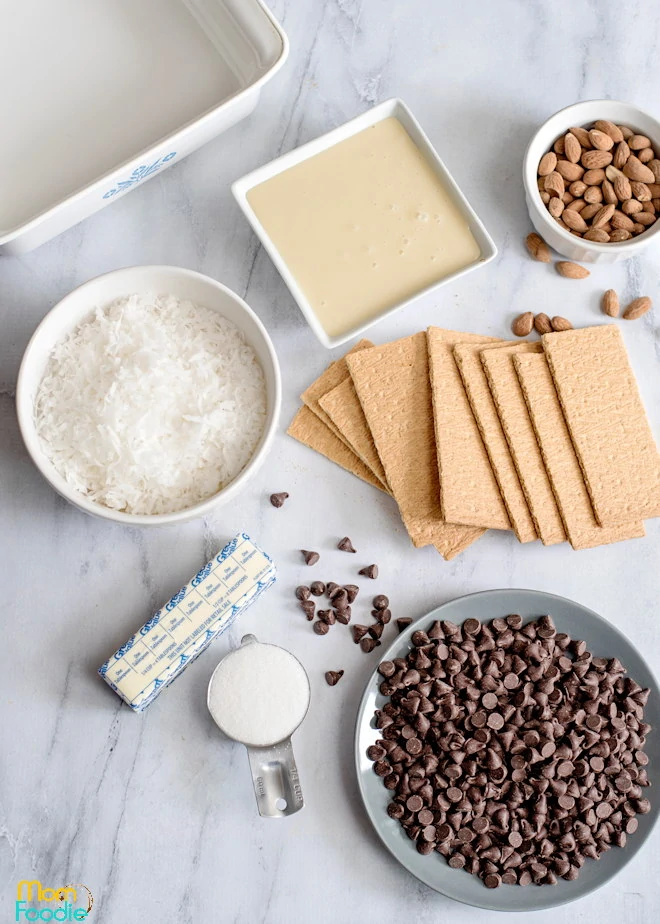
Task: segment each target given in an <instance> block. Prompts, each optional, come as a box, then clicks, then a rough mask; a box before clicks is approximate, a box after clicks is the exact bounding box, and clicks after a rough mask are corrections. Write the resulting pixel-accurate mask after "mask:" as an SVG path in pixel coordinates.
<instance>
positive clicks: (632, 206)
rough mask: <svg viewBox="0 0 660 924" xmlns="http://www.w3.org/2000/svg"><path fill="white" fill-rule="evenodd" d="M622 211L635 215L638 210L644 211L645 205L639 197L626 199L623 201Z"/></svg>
mask: <svg viewBox="0 0 660 924" xmlns="http://www.w3.org/2000/svg"><path fill="white" fill-rule="evenodd" d="M621 211H622V212H623V214H624V215H634V214H635V213H636V212H643V211H644V206H643V205H642V203H641V202H638V201H637V199H626V200H625V202H622V203H621Z"/></svg>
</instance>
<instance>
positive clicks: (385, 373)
mask: <svg viewBox="0 0 660 924" xmlns="http://www.w3.org/2000/svg"><path fill="white" fill-rule="evenodd" d="M346 362H347V363H348V368H349V371H350V373H351V377H352V379H353V383H354V385H355V390H356V393H357V395H358V398H359V400H360V404H361V405H362V410H363V411H364V415H365V417H366V419H367V423H368V425H369V429H370V430H371V433H372V436H373V440H374V443H375V445H376V449H377V451H378V455H379V457H380V460H381V462H382V464H383V468H384V469H385V474H386V477H387V483H388V484H389V486H390V489H391V491H392V494H393V496H394V498H395V500H396V502H397V503H398V505H399V510H400V512H401V517H402V519H403V522H404V524H405V527H406V529H407V530H408V534H409V535H410V538H411V540H412V542H413V544H414V545H415V546H418V547H419V546H424V545H434V546H435V547H436V549H437V550H438V551H439V552H440V554H441V555H442V556H443V557H444V558H447V559H450V558H453V557H454V556H455V555H458V553H459V552H461V551H463V549H465V548H467V546H468V545H470V544H471V543H472V542H474V541H475V540H476V539H478V538H479V537H480V536H482V535H483V533H484V530H483V529H476V528H474V527H467V526H456V525H454V524H450V523H445V522H444V520H443V518H442V511H441V509H440V485H439V478H438V466H437V460H436V452H435V432H434V427H433V404H432V399H431V384H430V380H429V363H428V350H427V346H426V334H425V333H424V332H422V333H419V334H414V335H413V336H412V337H405V338H403V339H402V340H397V341H395V342H394V343H388V344H385V345H384V346H379V347H373V348H372V349H370V350H361V351H360V352H358V353H352V354H350V355H349V356H347V357H346Z"/></svg>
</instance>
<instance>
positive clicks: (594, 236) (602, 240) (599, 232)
mask: <svg viewBox="0 0 660 924" xmlns="http://www.w3.org/2000/svg"><path fill="white" fill-rule="evenodd" d="M584 239H585V240H586V241H594V243H596V244H607V243H609V240H610V236H609V234H608V233H607V231H603V229H602V228H589V230H588V231H587V232H586V234H585V235H584Z"/></svg>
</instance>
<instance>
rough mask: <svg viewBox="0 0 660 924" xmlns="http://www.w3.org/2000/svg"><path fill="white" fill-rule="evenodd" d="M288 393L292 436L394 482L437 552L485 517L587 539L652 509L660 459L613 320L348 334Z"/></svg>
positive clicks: (539, 534) (618, 535) (658, 503)
mask: <svg viewBox="0 0 660 924" xmlns="http://www.w3.org/2000/svg"><path fill="white" fill-rule="evenodd" d="M301 399H302V401H303V407H302V408H301V409H300V410H299V411H298V413H297V414H296V416H295V418H294V420H293V422H292V424H291V426H290V427H289V430H288V432H289V434H290V435H291V436H293V437H294V438H295V439H297V440H299V441H300V442H302V443H304V444H305V445H307V446H309V447H310V448H312V449H314V450H316V451H317V452H320V453H321V454H322V455H324V456H326V457H327V458H328V459H331V460H332V461H333V462H336V463H337V464H338V465H341V466H342V467H343V468H345V469H347V470H348V471H350V472H352V473H353V474H354V475H357V476H358V477H359V478H362V479H363V480H364V481H366V482H368V483H369V484H372V485H374V486H375V487H377V488H380V490H382V491H385V492H387V493H389V494H391V495H392V497H393V498H394V499H395V501H396V502H397V504H398V506H399V510H400V513H401V517H402V519H403V522H404V525H405V527H406V529H407V531H408V534H409V535H410V538H411V540H412V543H413V545H415V546H417V547H420V546H426V545H433V546H435V548H436V549H437V550H438V552H440V554H441V555H442V556H443V558H446V559H450V558H453V557H454V556H455V555H458V554H459V553H460V552H462V551H463V550H464V549H466V548H467V547H468V546H469V545H471V543H473V542H474V541H476V540H477V539H478V538H479V537H480V536H482V535H483V533H484V532H485V531H486V529H505V530H513V532H514V534H515V535H516V537H517V538H518V539H519V540H520V542H531V541H533V540H535V539H539V538H540V539H541V541H542V542H543V543H544V545H554V544H556V543H560V542H565V541H567V540H568V542H570V544H571V545H572V547H573V548H574V549H586V548H593V547H594V546H598V545H606V544H608V543H612V542H620V541H622V540H624V539H632V538H637V537H639V536H643V535H644V523H643V521H644V519H646V518H648V517H655V516H660V457H659V456H658V450H657V448H656V445H655V442H654V439H653V434H652V433H651V429H650V427H649V424H648V421H647V418H646V414H645V411H644V407H643V405H642V402H641V399H640V396H639V392H638V390H637V384H636V381H635V377H634V375H633V372H632V370H631V368H630V364H629V361H628V356H627V353H626V349H625V347H624V345H623V341H622V338H621V334H620V331H619V329H618V327H616V326H615V325H610V324H607V325H603V326H599V327H588V328H584V329H582V330H570V331H562V332H561V333H551V334H545V335H544V336H543V338H542V340H541V341H537V342H531V341H519V340H518V341H515V342H510V341H504V340H498V339H496V338H494V337H483V336H480V335H479V334H467V333H461V332H459V331H449V330H442V329H440V328H437V327H430V328H429V329H428V331H426V332H420V333H418V334H413V336H411V337H405V338H403V339H402V340H396V341H395V342H393V343H386V344H384V345H383V346H374V345H373V344H372V343H370V342H369V341H368V340H361V341H360V342H359V343H358V344H357V345H356V346H355V347H353V349H352V350H350V352H349V353H347V354H346V356H344V357H343V359H340V360H338V361H337V362H334V363H332V364H331V365H330V366H329V367H328V368H327V369H326V371H325V372H324V373H323V374H322V375H321V376H320V378H318V379H317V380H316V381H315V382H313V383H312V385H310V387H309V388H308V389H307V390H306V391H305V392H304V393H303V394H302V395H301Z"/></svg>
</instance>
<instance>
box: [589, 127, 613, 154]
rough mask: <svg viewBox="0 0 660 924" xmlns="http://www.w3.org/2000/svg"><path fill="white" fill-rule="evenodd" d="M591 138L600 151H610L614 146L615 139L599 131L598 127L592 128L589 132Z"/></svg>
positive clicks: (593, 144)
mask: <svg viewBox="0 0 660 924" xmlns="http://www.w3.org/2000/svg"><path fill="white" fill-rule="evenodd" d="M589 140H590V141H591V144H592V146H593V147H594V148H596V149H597V150H598V151H609V150H610V149H611V148H613V147H614V139H613V138H610V136H609V135H606V134H605V132H600V131H598V129H597V128H592V129H591V131H590V132H589Z"/></svg>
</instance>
